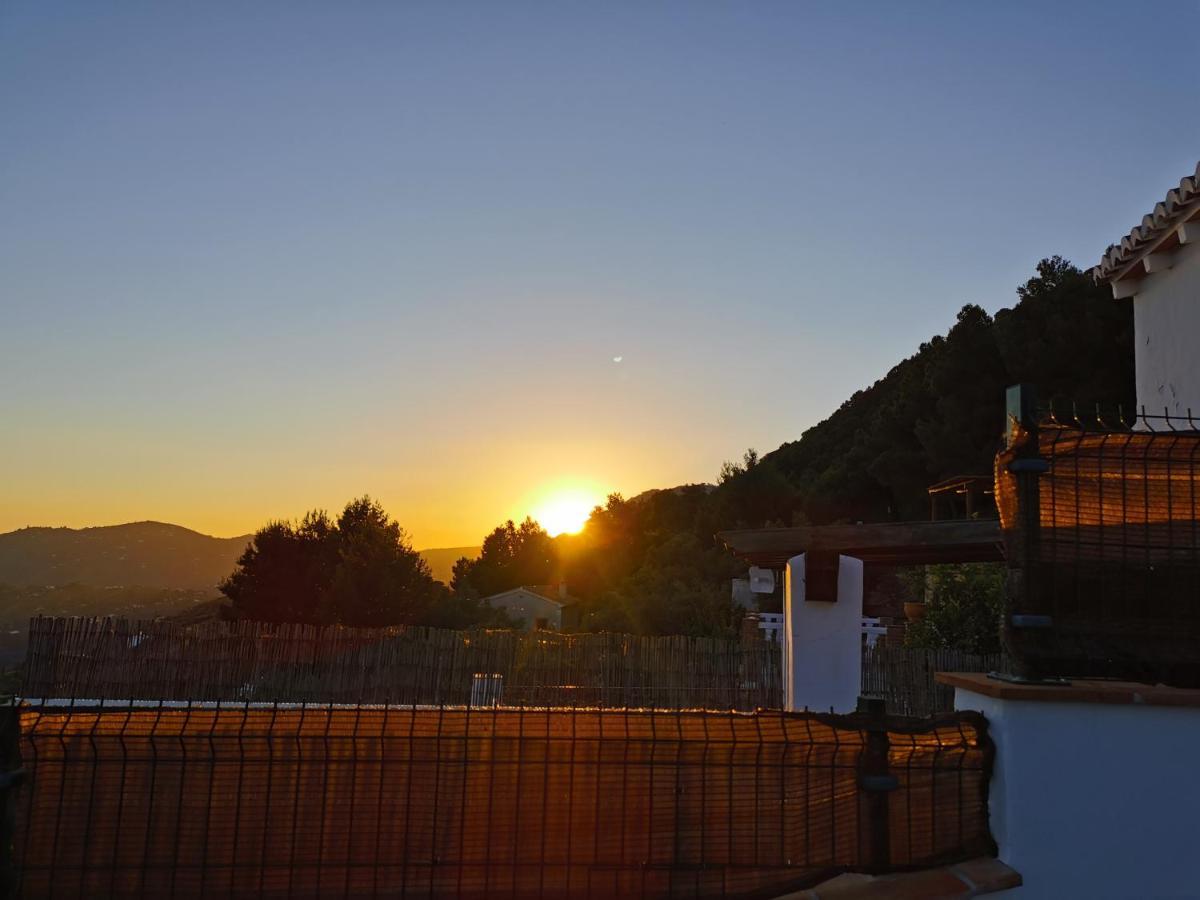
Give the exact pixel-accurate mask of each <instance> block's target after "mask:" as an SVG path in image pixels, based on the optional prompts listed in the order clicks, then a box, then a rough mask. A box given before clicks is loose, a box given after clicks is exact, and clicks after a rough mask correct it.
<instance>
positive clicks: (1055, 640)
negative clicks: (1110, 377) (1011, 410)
mask: <svg viewBox="0 0 1200 900" xmlns="http://www.w3.org/2000/svg"><path fill="white" fill-rule="evenodd" d="M1031 441H1036V457H1038V458H1040V460H1043V461H1044V462H1045V463H1046V464H1048V470H1047V471H1045V472H1044V473H1043V474H1040V475H1038V477H1037V484H1036V495H1032V494H1031V495H1029V496H1023V494H1022V488H1021V479H1020V477H1019V475H1018V474H1015V473H1014V472H1013V471H1012V470H1011V469H1012V466H1013V463H1014V460H1017V459H1018V458H1020V457H1021V456H1022V455H1028V454H1029V451H1030V447H1031V444H1030V442H1031ZM1198 488H1200V433H1198V432H1196V431H1194V430H1187V431H1182V430H1181V431H1172V430H1166V431H1159V432H1150V431H1130V430H1119V431H1108V430H1096V429H1085V428H1079V427H1063V426H1061V425H1058V424H1057V423H1055V422H1053V421H1051V422H1046V423H1044V424H1042V426H1041V427H1040V429H1039V430H1038V432H1037V435H1036V437H1033V436H1031V435H1028V434H1026V435H1022V436H1019V437H1018V439H1017V441H1016V442H1014V445H1013V447H1012V448H1010V449H1009V450H1008V451H1006V452H1005V453H1002V454H1000V455H999V456H998V457H997V465H996V496H997V505H998V506H999V509H1000V516H1001V524H1002V526H1003V528H1004V531H1005V536H1006V540H1007V541H1009V543H1010V547H1011V546H1013V544H1014V543H1015V542H1017V541H1021V540H1026V541H1027V543H1026V544H1025V546H1026V547H1031V548H1033V550H1032V558H1030V559H1028V560H1025V561H1024V562H1023V566H1022V570H1021V573H1020V580H1019V581H1018V582H1016V584H1017V585H1018V590H1017V591H1015V592H1014V597H1015V599H1014V609H1013V612H1015V613H1017V614H1026V615H1033V616H1048V617H1049V618H1050V620H1051V621H1052V623H1053V624H1052V627H1051V628H1045V629H1041V630H1039V631H1026V632H1024V633H1020V634H1017V635H1015V640H1016V641H1017V642H1018V647H1017V650H1018V652H1019V654H1020V655H1021V656H1022V657H1024V658H1026V659H1028V660H1032V661H1033V662H1034V663H1035V664H1036V665H1037V666H1038V667H1039V668H1040V669H1041V670H1043V671H1048V672H1050V673H1051V674H1060V675H1088V674H1096V675H1115V676H1122V677H1130V678H1138V679H1140V680H1150V681H1157V680H1164V681H1169V682H1171V683H1176V684H1187V685H1197V686H1200V654H1198V653H1197V652H1196V647H1197V641H1198V640H1200V606H1198V605H1197V600H1198V598H1200V527H1198V526H1200V491H1198V490H1197V489H1198ZM1026 490H1028V489H1026ZM1030 497H1035V498H1036V499H1035V500H1031V499H1030ZM1026 502H1036V504H1037V511H1036V515H1034V516H1030V517H1025V516H1023V514H1022V503H1026ZM1023 530H1025V531H1029V530H1032V532H1033V534H1032V540H1028V538H1029V537H1030V536H1029V535H1026V534H1023V533H1022V532H1023ZM1027 555H1028V554H1027ZM1010 556H1012V557H1014V558H1020V554H1019V553H1016V552H1014V553H1011V554H1010Z"/></svg>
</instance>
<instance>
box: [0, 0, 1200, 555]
mask: <svg viewBox="0 0 1200 900" xmlns="http://www.w3.org/2000/svg"><path fill="white" fill-rule="evenodd" d="M1198 12H1200V9H1198V5H1197V3H1196V2H1187V3H1148V4H1139V5H1137V6H1136V8H1135V7H1132V6H1131V5H1130V4H1129V3H1128V0H1126V2H1121V3H1103V4H1102V3H1086V4H1069V3H1054V4H1046V3H990V4H984V3H920V4H918V3H905V4H896V3H879V4H823V5H816V4H801V3H786V4H774V3H740V4H732V3H729V4H716V3H680V4H646V3H628V4H600V3H592V4H582V3H559V4H551V3H539V4H518V3H509V4H495V3H482V4H450V3H429V4H424V3H422V4H415V3H413V4H394V3H391V4H382V3H380V4H366V3H356V4H342V3H327V4H302V3H279V4H268V3H254V4H245V3H230V4H220V3H215V2H207V3H202V4H191V5H189V6H187V7H186V8H184V7H183V6H181V5H177V4H159V3H147V4H134V3H121V4H104V3H95V2H88V3H80V4H62V3H44V2H37V3H20V2H12V0H9V2H7V3H5V4H4V5H3V6H0V113H2V119H0V122H2V124H0V273H3V274H2V275H0V278H2V279H3V281H2V284H0V290H2V295H0V296H2V302H3V311H2V317H0V421H3V423H4V425H3V437H2V439H0V471H2V472H3V479H2V480H0V530H5V529H9V528H16V527H20V526H23V525H28V524H45V525H60V524H67V525H76V526H78V525H86V524H108V523H113V522H120V521H128V520H132V519H145V518H154V519H162V520H168V521H174V522H178V523H180V524H184V525H188V526H190V527H194V528H197V529H199V530H202V531H206V532H209V533H215V534H235V533H240V532H245V531H249V530H252V529H253V528H255V527H257V526H258V525H261V524H262V523H263V522H264V521H266V520H267V519H268V518H272V517H293V516H298V515H300V514H301V513H303V511H304V510H305V509H307V508H309V507H314V506H325V507H331V508H336V507H340V505H341V504H342V503H343V502H344V501H345V500H346V499H348V498H349V497H350V496H352V495H355V494H358V493H362V492H364V491H365V492H370V493H372V494H374V495H376V496H378V497H379V498H380V499H382V500H383V501H384V503H385V505H386V506H387V507H388V509H389V510H390V511H391V512H392V513H393V514H394V515H396V516H397V517H398V518H399V519H400V520H401V521H402V523H403V524H405V525H406V526H407V527H408V528H409V530H410V531H411V532H412V533H413V536H414V539H415V542H416V543H417V545H418V546H436V545H449V544H462V543H474V542H476V541H478V540H479V538H480V537H481V536H482V534H483V533H484V532H485V531H486V530H487V529H489V528H490V527H491V526H492V525H494V524H495V523H497V522H498V521H500V520H501V519H503V518H505V517H508V516H520V515H523V514H524V513H526V512H528V511H530V510H532V509H535V508H536V507H537V505H538V504H539V503H540V502H542V501H544V500H545V499H546V497H547V496H550V495H553V494H554V493H555V492H557V491H560V490H565V489H574V490H576V491H579V492H582V493H583V494H585V495H589V496H595V497H597V498H598V497H600V496H602V495H603V493H605V492H607V491H609V490H619V491H622V492H624V493H626V494H627V495H628V494H633V493H637V492H639V491H641V490H644V489H646V488H650V487H656V486H658V487H661V486H667V485H672V484H677V483H682V482H688V481H698V480H711V479H712V478H713V477H714V476H715V474H716V472H717V470H718V469H719V467H720V464H721V462H722V460H724V459H727V458H734V457H737V456H738V455H740V453H741V451H742V450H743V449H744V448H745V447H747V446H755V447H757V448H759V449H760V450H762V451H766V450H770V449H772V448H774V447H775V446H777V445H778V444H779V443H781V442H782V441H785V440H790V439H794V438H796V437H798V436H799V435H800V433H801V432H802V431H803V430H804V428H806V427H808V426H809V425H812V424H813V423H815V422H817V421H819V420H820V419H821V418H823V417H824V416H826V415H827V414H828V413H829V412H831V411H832V410H833V409H835V408H836V407H837V406H838V405H839V404H840V403H841V402H842V401H843V400H844V399H845V398H846V397H847V396H849V394H850V393H852V392H853V391H854V390H856V389H859V388H861V387H864V386H866V385H868V384H870V383H871V382H873V381H874V380H876V379H877V378H879V377H880V376H882V375H883V374H884V373H885V372H886V371H887V370H888V369H889V368H890V367H891V366H892V365H894V364H895V363H896V362H897V361H898V360H899V359H901V358H902V357H904V356H907V355H909V354H911V353H912V352H913V351H914V350H915V348H916V346H917V344H918V343H919V342H920V341H922V340H924V339H926V338H928V337H929V336H930V335H931V334H933V333H935V332H944V331H945V330H946V328H947V327H948V326H949V324H950V323H951V322H952V320H953V316H954V313H955V312H956V311H957V309H958V308H959V307H960V306H961V305H962V304H963V303H965V302H976V303H980V304H981V305H983V306H984V307H986V308H987V309H989V310H995V309H997V308H1000V307H1002V306H1005V305H1010V304H1011V302H1012V301H1013V299H1014V294H1013V291H1014V288H1015V287H1016V286H1017V284H1019V283H1020V282H1021V281H1023V280H1024V279H1025V278H1027V277H1028V276H1029V275H1030V273H1031V272H1032V270H1033V267H1034V265H1035V263H1036V262H1037V260H1038V259H1039V258H1041V257H1043V256H1047V255H1050V254H1053V253H1059V254H1062V255H1064V256H1067V257H1068V258H1070V259H1072V260H1074V261H1076V262H1077V263H1079V264H1080V265H1084V266H1087V265H1091V264H1092V263H1094V262H1095V261H1096V260H1097V259H1098V258H1099V256H1100V253H1101V252H1102V251H1103V249H1104V248H1105V246H1106V245H1107V244H1108V243H1110V242H1111V241H1113V240H1115V239H1117V238H1119V237H1120V235H1121V234H1123V233H1124V232H1125V231H1127V230H1128V229H1129V228H1130V227H1131V226H1132V225H1133V224H1134V223H1135V222H1136V221H1138V220H1139V219H1140V217H1141V216H1142V215H1143V214H1144V213H1145V212H1147V211H1149V209H1150V208H1151V207H1152V206H1153V204H1154V203H1155V202H1156V201H1157V200H1159V199H1161V197H1162V195H1163V194H1164V193H1165V192H1166V191H1167V190H1168V189H1169V188H1170V187H1172V186H1173V185H1174V184H1176V183H1177V182H1178V179H1179V178H1180V177H1181V176H1183V175H1186V174H1189V173H1190V172H1191V171H1192V169H1193V168H1194V166H1195V163H1196V159H1197V156H1198V155H1200V140H1198V138H1200V121H1198V120H1197V119H1196V117H1195V116H1194V115H1192V114H1191V113H1189V110H1191V109H1193V107H1194V103H1195V97H1196V89H1197V78H1198V77H1200V76H1198V75H1197V72H1196V67H1195V55H1194V54H1193V53H1191V52H1189V49H1190V48H1191V47H1192V44H1193V41H1192V39H1191V37H1190V36H1191V35H1192V34H1193V33H1194V31H1195V24H1196V21H1197V13H1198ZM615 356H620V357H622V361H621V362H620V363H615V362H614V361H613V357H615Z"/></svg>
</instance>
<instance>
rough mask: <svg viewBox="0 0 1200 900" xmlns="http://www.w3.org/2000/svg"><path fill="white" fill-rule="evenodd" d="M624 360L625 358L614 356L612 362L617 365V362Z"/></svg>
mask: <svg viewBox="0 0 1200 900" xmlns="http://www.w3.org/2000/svg"><path fill="white" fill-rule="evenodd" d="M624 358H625V357H623V356H614V357H613V362H617V363H619V362H620V361H621V360H623V359H624Z"/></svg>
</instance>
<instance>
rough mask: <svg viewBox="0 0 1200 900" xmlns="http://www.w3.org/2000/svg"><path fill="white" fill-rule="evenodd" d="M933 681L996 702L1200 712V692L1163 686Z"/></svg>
mask: <svg viewBox="0 0 1200 900" xmlns="http://www.w3.org/2000/svg"><path fill="white" fill-rule="evenodd" d="M934 677H935V678H936V680H937V682H938V683H939V684H944V685H948V686H949V687H952V688H956V689H958V690H964V691H971V692H972V693H975V694H982V695H983V696H985V697H994V698H996V699H998V700H1031V701H1035V702H1043V703H1106V704H1111V705H1116V706H1183V707H1194V708H1200V690H1197V689H1195V688H1177V687H1170V686H1168V685H1165V684H1140V683H1138V682H1135V681H1110V680H1107V679H1099V678H1080V679H1070V680H1068V681H1067V682H1065V683H1063V684H1018V683H1015V682H1011V681H1004V680H1003V679H999V678H994V677H992V676H990V675H986V674H984V673H982V672H938V673H937V674H936V675H935V676H934Z"/></svg>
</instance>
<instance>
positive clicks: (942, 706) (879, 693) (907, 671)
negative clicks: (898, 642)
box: [862, 642, 1009, 716]
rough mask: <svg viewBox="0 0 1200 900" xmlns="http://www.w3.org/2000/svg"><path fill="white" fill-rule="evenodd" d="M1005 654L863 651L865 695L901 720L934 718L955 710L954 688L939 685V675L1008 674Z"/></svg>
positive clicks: (878, 646)
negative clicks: (883, 705) (937, 679)
mask: <svg viewBox="0 0 1200 900" xmlns="http://www.w3.org/2000/svg"><path fill="white" fill-rule="evenodd" d="M1008 667H1009V660H1008V657H1007V656H1006V655H1005V654H1003V653H990V654H977V653H965V652H963V651H960V650H921V649H917V648H912V647H889V646H887V645H886V644H884V643H882V642H880V643H877V644H876V645H875V646H874V647H871V648H863V658H862V693H863V696H864V697H878V698H880V699H882V700H883V701H884V702H885V704H886V705H887V709H888V712H890V713H892V714H893V715H898V716H932V715H937V714H939V713H946V712H949V711H950V710H952V709H954V688H951V687H947V686H946V685H944V684H938V683H937V682H936V681H935V680H934V677H933V676H934V674H935V673H937V672H1007V671H1008Z"/></svg>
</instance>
